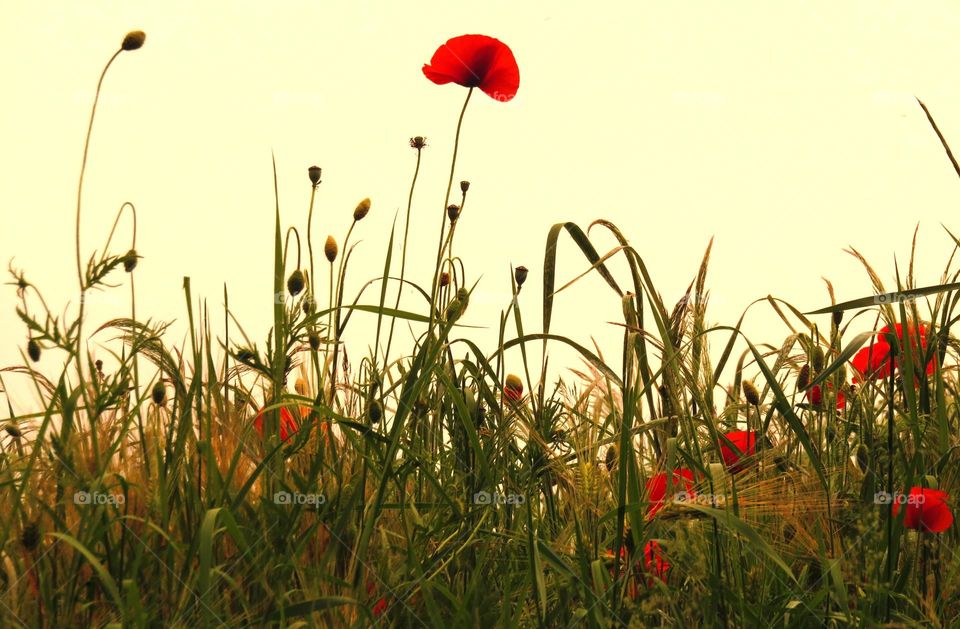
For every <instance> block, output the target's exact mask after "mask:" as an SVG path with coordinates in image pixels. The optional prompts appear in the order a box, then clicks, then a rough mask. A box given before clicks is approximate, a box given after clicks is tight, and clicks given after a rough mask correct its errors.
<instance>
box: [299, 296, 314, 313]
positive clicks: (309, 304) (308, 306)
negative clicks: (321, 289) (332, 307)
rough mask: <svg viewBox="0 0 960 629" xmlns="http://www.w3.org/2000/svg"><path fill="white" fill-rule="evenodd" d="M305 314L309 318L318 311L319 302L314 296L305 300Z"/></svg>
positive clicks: (303, 307)
mask: <svg viewBox="0 0 960 629" xmlns="http://www.w3.org/2000/svg"><path fill="white" fill-rule="evenodd" d="M301 308H302V309H303V314H305V315H307V316H308V317H309V316H310V315H312V314H313V313H315V312H316V311H317V300H316V299H314V298H313V295H312V294H310V295H307V296H306V297H305V298H304V300H303V306H301Z"/></svg>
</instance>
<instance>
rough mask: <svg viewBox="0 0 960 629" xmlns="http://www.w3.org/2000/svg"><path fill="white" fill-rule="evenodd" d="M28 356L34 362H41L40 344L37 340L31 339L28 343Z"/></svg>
mask: <svg viewBox="0 0 960 629" xmlns="http://www.w3.org/2000/svg"><path fill="white" fill-rule="evenodd" d="M27 356H29V357H30V360H32V361H33V362H38V361H39V360H40V343H37V341H36V340H35V339H30V340H29V341H28V342H27Z"/></svg>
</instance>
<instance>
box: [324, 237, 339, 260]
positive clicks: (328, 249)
mask: <svg viewBox="0 0 960 629" xmlns="http://www.w3.org/2000/svg"><path fill="white" fill-rule="evenodd" d="M323 255H325V256H327V261H328V262H330V263H333V261H334V260H336V259H337V241H336V240H334V239H333V236H327V242H326V243H325V244H324V245H323Z"/></svg>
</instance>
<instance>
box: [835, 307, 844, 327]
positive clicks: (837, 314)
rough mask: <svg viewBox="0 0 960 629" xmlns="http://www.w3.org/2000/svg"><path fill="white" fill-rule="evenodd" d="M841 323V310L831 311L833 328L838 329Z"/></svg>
mask: <svg viewBox="0 0 960 629" xmlns="http://www.w3.org/2000/svg"><path fill="white" fill-rule="evenodd" d="M841 321H843V310H834V311H833V325H834V326H835V327H838V328H839V327H840V322H841Z"/></svg>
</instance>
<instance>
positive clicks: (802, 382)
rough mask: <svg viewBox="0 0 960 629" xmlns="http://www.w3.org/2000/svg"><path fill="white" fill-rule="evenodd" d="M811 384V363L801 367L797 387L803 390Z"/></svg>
mask: <svg viewBox="0 0 960 629" xmlns="http://www.w3.org/2000/svg"><path fill="white" fill-rule="evenodd" d="M808 386H810V365H804V366H803V367H801V368H800V374H799V375H797V388H798V389H800V390H801V391H802V390H804V389H806V388H807V387H808Z"/></svg>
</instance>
